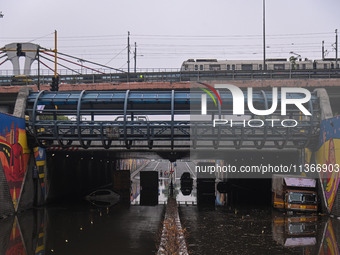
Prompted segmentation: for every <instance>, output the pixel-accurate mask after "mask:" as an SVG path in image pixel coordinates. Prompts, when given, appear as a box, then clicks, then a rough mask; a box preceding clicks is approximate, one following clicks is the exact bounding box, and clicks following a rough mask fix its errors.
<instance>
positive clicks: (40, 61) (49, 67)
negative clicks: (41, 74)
mask: <svg viewBox="0 0 340 255" xmlns="http://www.w3.org/2000/svg"><path fill="white" fill-rule="evenodd" d="M40 63H41V64H43V65H44V66H45V67H47V68H48V69H49V70H51V71H52V72H54V70H53V69H52V68H51V67H49V66H48V65H46V64H45V63H44V62H42V61H41V60H40ZM58 75H59V74H58Z"/></svg>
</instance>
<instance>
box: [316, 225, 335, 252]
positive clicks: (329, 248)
mask: <svg viewBox="0 0 340 255" xmlns="http://www.w3.org/2000/svg"><path fill="white" fill-rule="evenodd" d="M319 254H320V255H326V254H333V255H339V254H340V253H339V248H338V244H337V240H336V237H335V234H334V230H333V226H332V221H331V220H329V222H328V223H327V232H326V234H325V237H324V239H323V243H322V247H321V249H320V253H319Z"/></svg>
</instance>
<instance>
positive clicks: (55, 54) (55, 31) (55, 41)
mask: <svg viewBox="0 0 340 255" xmlns="http://www.w3.org/2000/svg"><path fill="white" fill-rule="evenodd" d="M57 75H58V73H57V30H54V78H57Z"/></svg>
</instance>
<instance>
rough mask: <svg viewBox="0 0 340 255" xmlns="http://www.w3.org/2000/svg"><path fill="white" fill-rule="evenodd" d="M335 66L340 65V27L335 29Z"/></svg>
mask: <svg viewBox="0 0 340 255" xmlns="http://www.w3.org/2000/svg"><path fill="white" fill-rule="evenodd" d="M335 68H339V67H338V29H335Z"/></svg>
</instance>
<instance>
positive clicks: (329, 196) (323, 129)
mask: <svg viewBox="0 0 340 255" xmlns="http://www.w3.org/2000/svg"><path fill="white" fill-rule="evenodd" d="M316 163H317V164H320V165H321V166H325V170H326V171H320V173H319V176H320V180H321V183H322V186H323V189H324V194H325V197H326V200H327V205H328V208H329V211H331V210H332V207H333V204H334V201H335V196H336V194H337V191H338V188H339V183H340V171H339V166H340V118H339V116H337V117H334V118H331V119H327V120H323V121H322V122H321V126H320V139H319V149H318V150H317V152H316Z"/></svg>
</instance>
